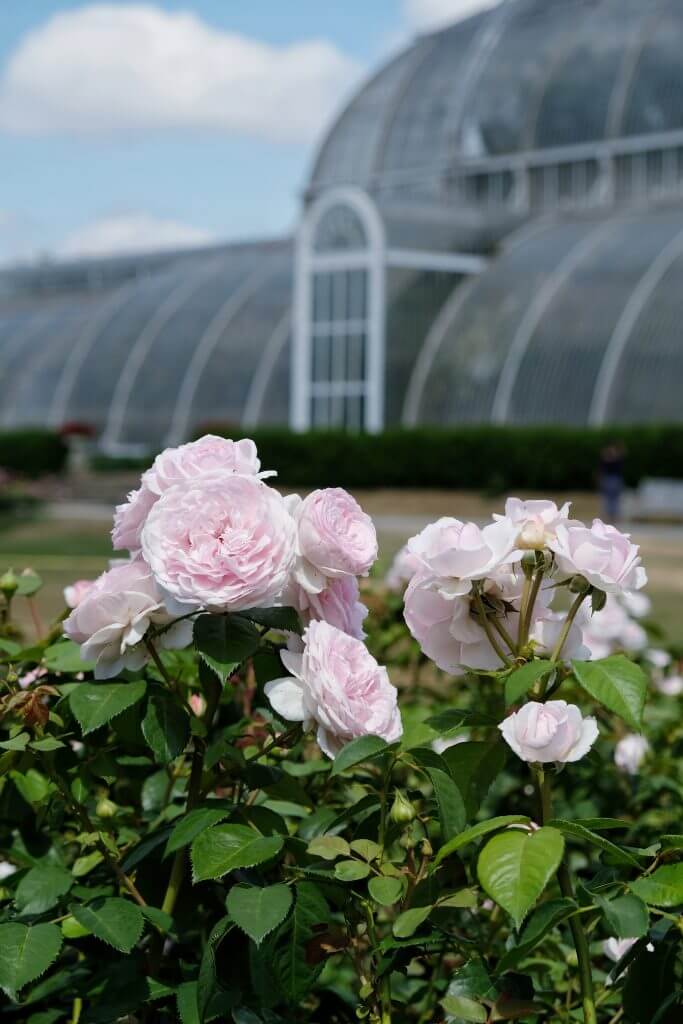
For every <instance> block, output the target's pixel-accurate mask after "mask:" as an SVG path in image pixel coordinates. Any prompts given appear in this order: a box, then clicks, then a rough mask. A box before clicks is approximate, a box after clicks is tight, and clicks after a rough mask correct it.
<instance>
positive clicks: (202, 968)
mask: <svg viewBox="0 0 683 1024" xmlns="http://www.w3.org/2000/svg"><path fill="white" fill-rule="evenodd" d="M233 927H234V926H233V922H232V921H231V920H230V917H229V916H226V917H223V918H221V920H220V921H218V923H217V924H215V925H214V927H213V929H212V930H211V934H210V935H209V940H208V942H207V943H206V945H205V947H204V949H203V951H202V959H201V962H200V964H199V979H198V981H197V988H196V993H195V997H194V1005H195V1006H196V1009H197V1020H198V1021H199V1024H203V1022H204V1020H205V1019H206V1015H207V1012H208V1009H209V1006H210V1004H211V1000H212V998H213V996H214V994H215V992H216V988H217V971H216V952H217V950H218V947H219V946H220V944H221V942H222V941H223V939H224V938H225V936H226V935H227V934H228V932H229V931H231V930H232V928H233ZM181 987H182V986H181ZM184 1020H185V1018H183V1021H184Z"/></svg>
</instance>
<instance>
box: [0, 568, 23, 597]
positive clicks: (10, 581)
mask: <svg viewBox="0 0 683 1024" xmlns="http://www.w3.org/2000/svg"><path fill="white" fill-rule="evenodd" d="M18 586H19V580H18V579H17V577H16V575H15V573H14V571H13V570H12V569H8V570H7V572H4V573H3V574H2V576H0V592H2V593H3V594H4V595H5V598H6V600H8V601H11V599H12V598H13V597H14V595H15V594H16V592H17V587H18Z"/></svg>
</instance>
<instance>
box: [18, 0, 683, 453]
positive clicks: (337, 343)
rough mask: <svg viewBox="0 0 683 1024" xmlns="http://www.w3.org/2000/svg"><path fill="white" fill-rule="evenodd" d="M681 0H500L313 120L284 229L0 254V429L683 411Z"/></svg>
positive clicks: (567, 418) (142, 443)
mask: <svg viewBox="0 0 683 1024" xmlns="http://www.w3.org/2000/svg"><path fill="white" fill-rule="evenodd" d="M682 46H683V4H681V2H680V0H647V2H645V0H504V2H503V3H501V4H500V5H499V6H497V7H495V8H493V9H492V10H488V11H484V12H481V13H479V14H477V15H475V16H473V17H470V18H468V19H466V20H464V21H461V22H458V23H457V24H454V25H452V26H450V27H447V28H445V29H442V30H439V31H436V32H433V33H430V34H426V35H423V36H420V37H418V38H417V39H416V40H415V41H414V43H413V44H412V45H410V46H409V47H408V48H407V49H405V50H404V51H403V52H402V53H400V54H399V55H398V56H396V57H394V59H392V60H391V61H390V62H389V63H388V64H386V66H384V67H382V68H380V69H379V70H378V72H377V74H376V75H375V76H374V77H373V78H371V79H370V81H368V82H366V83H365V84H364V85H363V86H362V88H361V89H360V90H359V91H358V92H357V94H356V95H355V97H354V98H353V99H352V100H351V102H350V103H349V104H348V106H347V107H346V109H345V110H344V111H343V112H342V113H341V115H340V116H339V117H338V119H337V120H336V123H334V124H333V125H332V127H331V128H330V130H329V132H328V134H327V136H326V137H325V138H324V139H323V140H322V142H321V144H320V147H319V151H318V155H317V158H316V160H315V163H314V166H313V168H312V171H311V174H310V179H309V181H308V183H307V186H306V189H305V195H304V198H303V203H302V210H301V221H300V226H299V230H298V232H297V235H296V237H294V238H277V239H270V240H263V241H254V242H253V243H250V244H239V245H224V246H214V247H210V248H203V249H194V250H191V251H179V252H164V253H159V254H150V255H146V256H131V257H119V258H111V259H99V260H96V259H92V260H81V261H77V262H60V263H50V264H45V265H40V266H36V267H22V268H16V269H10V270H6V271H4V272H2V273H0V377H2V378H3V379H4V380H5V381H11V382H12V385H11V388H8V387H3V398H2V403H0V428H7V427H11V426H16V425H22V424H32V425H36V424H44V425H50V426H55V427H60V426H62V425H63V424H64V423H65V422H67V421H70V422H74V421H76V422H80V423H84V424H88V425H90V426H92V427H93V428H94V429H95V430H96V431H97V434H98V437H99V440H100V443H101V445H102V447H103V448H104V449H105V450H107V451H110V452H114V453H115V452H125V451H139V450H142V449H147V448H154V447H156V446H158V445H160V444H163V443H165V444H168V443H178V442H180V441H182V440H184V439H186V438H188V437H189V436H191V435H192V434H193V433H194V432H196V431H197V430H200V429H202V428H203V427H205V426H206V425H208V424H210V423H211V422H219V423H221V424H224V425H233V426H235V427H240V426H241V427H244V428H246V427H253V426H255V425H260V426H265V425H286V424H290V425H291V426H293V427H294V428H296V429H307V428H309V427H315V428H327V427H344V428H348V429H350V430H370V431H376V430H380V429H382V428H383V427H385V426H397V425H401V424H403V425H415V424H439V425H448V424H462V423H475V422H496V423H514V424H522V423H568V424H602V423H624V422H653V421H669V422H674V421H681V420H683V403H681V401H680V385H681V380H683V344H681V340H680V324H681V323H682V322H683V61H681V56H680V55H681V47H682Z"/></svg>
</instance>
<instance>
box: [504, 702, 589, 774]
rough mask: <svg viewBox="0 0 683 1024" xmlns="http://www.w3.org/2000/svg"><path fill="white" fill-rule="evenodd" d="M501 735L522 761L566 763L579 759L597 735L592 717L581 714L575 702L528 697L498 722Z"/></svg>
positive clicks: (586, 751)
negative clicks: (540, 699)
mask: <svg viewBox="0 0 683 1024" xmlns="http://www.w3.org/2000/svg"><path fill="white" fill-rule="evenodd" d="M498 728H499V729H500V731H501V732H502V734H503V739H504V740H505V742H506V743H507V744H508V746H510V747H511V748H512V749H513V750H514V752H515V754H517V756H518V757H521V759H522V761H529V762H531V763H539V764H546V763H547V762H549V761H558V762H560V763H561V764H565V763H567V762H570V761H578V760H579V759H580V758H582V757H584V755H585V754H587V753H588V751H589V750H590V748H591V747H592V746H593V744H594V743H595V741H596V739H597V738H598V724H597V722H596V721H595V719H594V718H583V717H582V716H581V712H580V711H579V709H578V708H577V707H576V705H575V704H567V702H566V701H564V700H549V701H546V703H545V704H541V703H539V702H538V701H529V703H528V704H525V705H524V706H523V707H522V708H520V710H519V711H515V712H513V713H512V714H511V715H509V716H508V717H507V718H506V719H505V721H504V722H501V724H500V725H499V726H498Z"/></svg>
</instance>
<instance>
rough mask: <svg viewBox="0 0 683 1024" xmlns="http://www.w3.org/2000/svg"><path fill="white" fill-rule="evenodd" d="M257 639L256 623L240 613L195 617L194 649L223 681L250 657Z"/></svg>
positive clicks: (258, 639)
mask: <svg viewBox="0 0 683 1024" xmlns="http://www.w3.org/2000/svg"><path fill="white" fill-rule="evenodd" d="M260 641H261V634H260V632H259V630H258V629H257V628H256V626H255V625H254V624H253V623H252V622H249V620H248V619H244V618H242V617H241V616H239V615H200V616H199V618H198V619H195V623H194V645H195V648H196V649H197V651H198V652H199V655H200V657H201V658H202V659H203V661H204V662H205V663H206V664H207V665H208V666H209V668H211V669H213V671H214V672H215V673H216V675H217V676H218V677H219V679H220V680H221V682H222V683H225V681H226V680H227V679H228V677H229V676H231V675H232V673H233V672H234V671H235V669H237V668H239V666H240V665H241V664H242V662H243V661H246V659H247V658H250V657H251V655H252V654H253V653H254V652H255V651H256V649H257V648H258V646H259V643H260Z"/></svg>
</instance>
